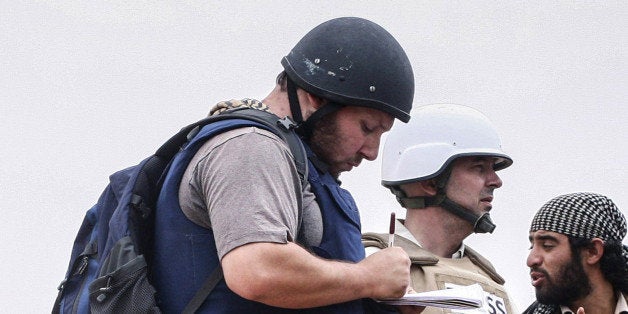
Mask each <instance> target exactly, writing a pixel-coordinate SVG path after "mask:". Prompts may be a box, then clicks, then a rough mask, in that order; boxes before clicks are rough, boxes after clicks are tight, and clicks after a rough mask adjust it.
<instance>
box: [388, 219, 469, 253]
mask: <svg viewBox="0 0 628 314" xmlns="http://www.w3.org/2000/svg"><path fill="white" fill-rule="evenodd" d="M395 234H396V235H399V236H402V237H404V238H406V239H408V240H410V241H412V243H414V244H416V245H418V246H420V247H423V246H421V243H419V241H418V240H417V239H416V238H415V237H414V236H413V235H412V233H411V232H410V230H408V229H407V228H406V227H405V226H404V225H403V220H401V219H397V221H396V222H395ZM463 257H464V243H462V244H461V245H460V247H459V248H458V250H456V252H454V254H452V255H451V258H452V259H459V258H463Z"/></svg>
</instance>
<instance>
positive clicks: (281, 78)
mask: <svg viewBox="0 0 628 314" xmlns="http://www.w3.org/2000/svg"><path fill="white" fill-rule="evenodd" d="M275 81H276V82H277V85H279V86H280V88H281V91H283V92H285V91H286V90H287V89H288V74H286V71H281V73H279V75H277V79H276V80H275Z"/></svg>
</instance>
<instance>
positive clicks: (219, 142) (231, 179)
mask: <svg viewBox="0 0 628 314" xmlns="http://www.w3.org/2000/svg"><path fill="white" fill-rule="evenodd" d="M298 198H302V200H303V205H302V206H303V213H302V215H303V218H302V225H301V230H300V232H301V238H300V239H302V240H303V241H304V242H305V243H303V244H304V245H306V246H310V245H319V244H320V241H321V237H322V229H323V227H322V220H321V213H320V209H319V207H318V204H317V203H316V200H315V196H314V194H313V193H312V192H311V190H310V186H309V183H308V184H306V186H305V187H302V186H301V180H300V178H299V175H298V173H297V169H296V166H295V164H294V159H293V157H292V154H291V152H290V149H289V147H288V146H287V144H286V143H285V142H284V141H283V140H281V139H280V138H279V137H277V136H276V135H275V134H273V133H272V132H269V131H266V130H263V129H259V128H255V127H245V128H239V129H235V130H230V131H227V132H225V133H222V134H218V135H216V136H214V137H213V138H211V139H210V140H208V141H207V142H206V143H204V144H203V146H202V147H201V148H200V149H199V151H198V152H197V153H196V155H194V157H193V158H192V160H191V161H190V164H189V165H188V167H187V169H186V170H185V173H184V175H183V178H182V181H181V185H180V187H179V203H180V205H181V209H182V210H183V213H184V214H185V215H186V216H187V217H188V218H189V219H190V220H191V221H193V222H194V223H196V224H198V225H200V226H202V227H205V228H211V229H212V230H213V232H214V238H215V240H216V247H217V249H218V257H219V258H220V259H222V257H223V256H224V255H225V254H226V253H228V252H229V251H231V250H232V249H234V248H236V247H239V246H241V245H244V244H247V243H253V242H273V243H287V242H288V241H291V242H294V241H295V239H296V238H297V226H298V212H299V210H298V202H297V200H298Z"/></svg>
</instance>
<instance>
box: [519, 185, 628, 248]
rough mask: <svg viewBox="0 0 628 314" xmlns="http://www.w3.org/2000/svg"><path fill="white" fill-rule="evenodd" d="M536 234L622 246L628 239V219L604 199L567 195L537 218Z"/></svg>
mask: <svg viewBox="0 0 628 314" xmlns="http://www.w3.org/2000/svg"><path fill="white" fill-rule="evenodd" d="M536 230H547V231H552V232H557V233H562V234H565V235H568V236H572V237H577V238H585V239H592V238H600V239H602V240H604V241H613V242H619V243H621V242H622V241H623V239H624V237H625V236H626V218H625V217H624V215H622V213H621V212H620V211H619V209H618V208H617V206H615V203H613V201H612V200H611V199H609V198H608V197H606V196H604V195H600V194H595V193H573V194H565V195H561V196H558V197H555V198H553V199H551V200H550V201H549V202H547V203H545V205H543V206H542V207H541V209H540V210H539V211H538V212H537V213H536V215H534V219H532V224H531V226H530V231H536Z"/></svg>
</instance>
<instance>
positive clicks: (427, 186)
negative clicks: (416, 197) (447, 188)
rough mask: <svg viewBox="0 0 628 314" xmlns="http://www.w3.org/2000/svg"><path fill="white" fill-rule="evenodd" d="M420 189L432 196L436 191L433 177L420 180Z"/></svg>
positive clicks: (436, 187)
mask: <svg viewBox="0 0 628 314" xmlns="http://www.w3.org/2000/svg"><path fill="white" fill-rule="evenodd" d="M420 183H421V189H423V191H424V192H425V194H427V195H429V196H434V195H436V193H437V192H438V186H437V184H436V180H435V179H429V180H424V181H421V182H420Z"/></svg>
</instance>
